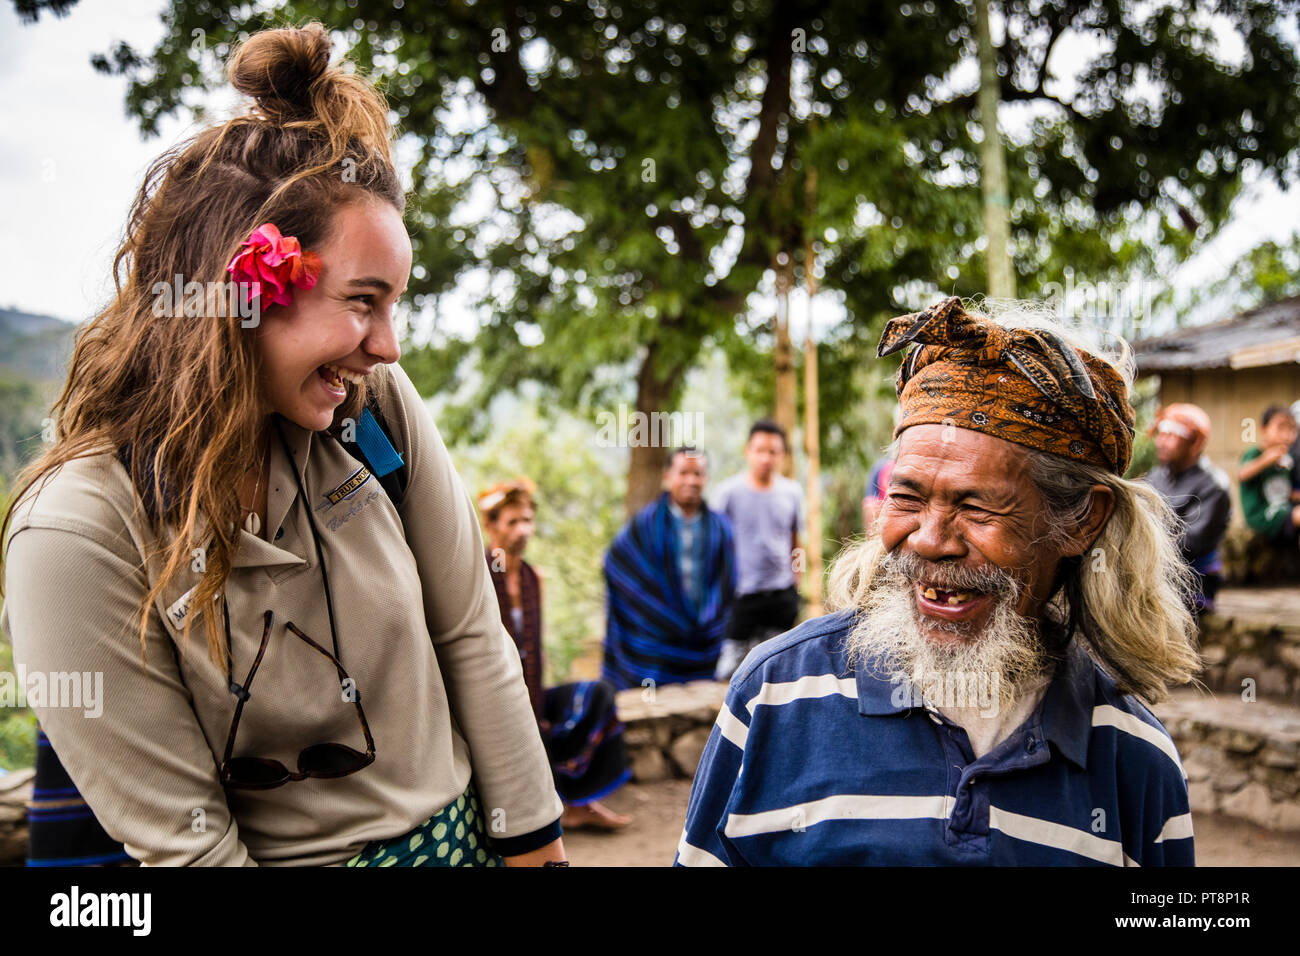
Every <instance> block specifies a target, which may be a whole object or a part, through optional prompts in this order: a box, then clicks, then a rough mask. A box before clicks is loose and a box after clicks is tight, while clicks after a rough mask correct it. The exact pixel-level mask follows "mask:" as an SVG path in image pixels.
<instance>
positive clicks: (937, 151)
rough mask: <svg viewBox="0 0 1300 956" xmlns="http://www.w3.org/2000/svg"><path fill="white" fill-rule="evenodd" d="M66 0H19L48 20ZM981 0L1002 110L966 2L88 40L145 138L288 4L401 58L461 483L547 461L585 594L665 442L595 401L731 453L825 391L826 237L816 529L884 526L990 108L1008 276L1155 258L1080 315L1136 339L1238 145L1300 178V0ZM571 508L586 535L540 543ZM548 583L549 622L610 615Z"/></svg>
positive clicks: (434, 366)
mask: <svg viewBox="0 0 1300 956" xmlns="http://www.w3.org/2000/svg"><path fill="white" fill-rule="evenodd" d="M983 2H984V0H981V3H983ZM74 3H75V0H15V5H16V7H17V9H18V10H19V11H20V13H23V14H25V15H26V16H27V17H28V19H30V20H39V18H40V17H41V16H42V15H43V14H49V13H53V14H56V15H57V14H58V13H60V12H61V11H66V10H67V9H69V8H70V7H71V6H73V5H74ZM987 7H988V12H989V18H990V25H991V30H990V42H991V44H992V47H993V50H992V52H993V55H994V57H995V64H994V69H993V71H992V73H993V83H994V85H995V87H996V89H995V92H996V94H997V100H998V113H999V117H1000V119H999V124H998V129H997V130H995V131H990V130H986V129H984V128H983V126H982V124H981V110H980V109H979V108H978V89H979V79H980V76H979V70H978V66H977V58H976V28H975V27H976V7H975V5H974V2H973V0H972V2H971V3H969V4H963V3H949V2H939V0H924V2H907V3H898V4H862V3H858V2H852V0H765V2H754V3H746V2H739V0H725V2H724V0H695V2H690V3H671V2H653V0H651V2H638V3H636V4H631V3H618V2H613V0H587V2H559V0H556V2H553V3H546V2H542V3H517V2H505V0H477V2H469V0H441V2H436V0H405V2H401V0H397V2H378V0H288V2H281V3H265V4H258V5H241V6H235V7H231V6H230V5H228V4H226V3H224V2H212V0H194V2H180V0H175V2H172V3H171V4H170V5H166V6H165V7H164V12H163V17H164V23H165V35H164V37H163V39H162V41H161V42H160V43H159V44H158V46H157V47H156V48H155V49H153V50H136V49H132V48H130V47H129V46H127V45H125V44H122V43H116V42H112V41H106V49H105V50H104V51H103V52H102V53H101V54H100V55H98V56H97V57H96V58H95V63H96V66H97V67H98V68H100V69H101V70H102V71H104V72H105V73H109V74H113V75H119V76H122V77H124V78H125V80H126V91H125V106H126V110H127V113H128V115H129V116H130V117H131V119H132V120H133V121H134V122H136V123H138V124H139V127H140V129H141V130H142V131H143V132H144V133H146V134H148V133H151V132H156V131H157V128H158V122H159V120H160V119H161V118H162V117H164V116H167V115H169V114H173V113H181V114H190V115H193V116H195V117H199V118H202V117H205V116H206V115H207V114H208V111H209V110H210V109H211V103H212V101H213V100H212V96H211V95H210V94H211V92H212V91H213V90H215V89H217V88H218V87H220V86H221V85H222V84H223V82H224V79H223V73H222V70H223V64H224V61H225V59H226V58H227V57H228V55H229V53H230V50H231V47H232V44H234V43H235V42H237V40H238V38H239V37H240V35H241V34H243V33H246V32H252V31H255V30H258V29H262V28H265V27H273V26H280V25H284V24H287V23H301V22H303V21H305V20H309V19H318V20H320V21H322V22H323V23H324V24H326V25H327V26H328V27H329V28H330V29H331V30H332V31H333V32H334V35H335V37H336V39H337V46H338V51H337V52H338V53H339V54H340V55H347V56H348V57H350V58H351V59H353V60H354V61H355V62H356V63H357V64H358V67H359V68H360V69H362V70H364V71H365V72H367V73H368V74H369V75H370V76H372V77H374V78H375V79H376V80H377V81H378V82H379V84H380V86H381V88H382V89H383V90H384V91H385V93H386V94H387V96H388V98H389V101H390V104H391V106H392V108H393V118H394V120H395V121H396V122H397V124H398V129H399V133H400V135H401V140H400V144H399V156H400V157H401V162H402V166H403V168H404V170H406V171H409V176H410V185H411V190H412V191H411V197H410V205H409V215H408V222H409V226H410V230H411V234H412V241H413V244H414V247H415V266H414V272H413V275H412V279H411V285H410V289H411V297H410V306H411V311H410V316H409V334H408V336H407V340H406V342H405V343H404V354H403V358H402V363H403V366H404V367H405V368H406V369H407V370H408V372H409V373H410V374H411V376H412V378H413V379H414V380H415V381H416V383H417V385H418V386H419V387H420V388H421V390H422V391H423V392H424V393H425V394H426V395H432V396H438V397H439V398H438V402H437V421H438V422H439V426H440V427H441V429H442V430H443V433H444V435H445V436H446V438H447V441H448V444H449V445H450V446H451V447H452V448H453V453H454V454H455V455H456V456H457V460H458V464H460V465H461V467H462V468H464V469H465V470H466V473H467V483H471V482H470V481H469V476H472V477H473V479H474V481H475V482H477V481H479V480H480V478H481V480H483V481H486V480H489V479H490V478H492V477H496V476H497V474H496V473H497V472H500V471H502V470H504V471H506V472H513V471H526V472H528V473H530V474H531V476H532V477H533V478H534V479H538V478H539V475H543V476H545V477H546V481H545V482H543V494H542V497H543V501H544V502H545V505H544V507H543V509H542V510H541V512H540V514H539V522H540V526H539V534H538V541H537V545H536V547H537V551H538V554H539V555H541V554H545V555H546V556H547V557H546V560H545V561H542V562H540V563H542V564H543V566H544V567H547V569H548V570H550V571H551V572H552V573H551V575H550V579H551V580H552V582H554V581H555V579H556V578H557V577H563V578H565V583H564V584H563V585H560V586H561V587H564V588H570V587H571V588H572V593H571V594H568V595H567V596H566V598H565V600H566V602H569V603H571V605H572V607H573V608H574V610H573V612H572V613H573V614H574V615H576V617H575V621H577V620H582V621H589V620H590V619H591V615H592V614H593V613H595V612H594V611H593V610H592V609H593V608H594V607H595V605H594V604H593V603H592V602H594V601H595V600H596V595H597V591H596V590H593V588H595V584H594V583H593V582H594V580H595V579H594V578H591V576H590V575H588V574H586V571H590V570H591V569H592V568H594V566H595V564H596V563H597V562H598V555H599V553H600V551H601V550H602V549H603V546H604V545H605V544H606V543H607V542H608V539H609V537H610V536H611V535H612V530H613V527H614V526H616V525H617V524H618V523H619V522H621V520H622V519H623V517H625V516H626V514H628V513H631V512H632V511H634V510H636V508H638V507H639V506H640V505H642V504H644V503H645V502H646V501H648V500H649V499H650V498H651V497H653V495H654V493H655V492H656V491H657V490H658V486H659V473H660V464H661V458H662V452H663V449H662V448H655V447H632V448H623V449H615V450H608V449H601V448H599V447H597V445H596V443H595V441H594V439H593V438H592V436H593V434H594V433H595V431H596V424H595V422H596V416H597V415H598V414H599V413H601V412H608V411H612V410H614V409H616V408H617V407H618V405H619V404H620V403H624V404H626V405H627V407H628V408H629V410H636V411H640V412H643V413H647V414H648V413H652V412H655V411H682V412H686V413H693V412H698V413H700V414H701V415H702V416H703V421H704V425H705V429H704V430H705V433H706V435H707V440H706V444H707V447H708V448H709V450H710V452H712V453H714V456H715V462H717V463H718V464H719V465H722V466H723V467H716V466H715V468H714V472H713V477H714V478H721V477H725V476H726V475H727V474H729V473H731V472H732V471H734V470H736V469H738V468H739V467H740V466H741V459H740V457H739V448H740V445H741V444H742V443H743V440H744V435H745V432H746V430H747V426H748V424H749V421H750V420H751V419H752V418H753V417H756V416H758V415H760V414H767V415H772V414H774V415H776V416H777V417H778V418H779V419H783V420H786V421H799V420H801V417H800V410H799V409H797V408H793V407H790V405H791V404H792V403H797V402H799V401H802V398H801V397H800V389H798V388H797V387H795V383H796V382H797V376H798V374H799V372H800V371H801V368H802V361H803V359H802V354H801V352H800V350H799V348H798V347H797V346H798V345H799V344H800V342H801V341H802V337H803V335H804V333H805V332H806V331H807V326H808V322H809V309H808V303H807V300H806V297H805V296H803V295H802V294H801V293H800V292H799V291H798V290H800V289H801V288H803V287H805V286H806V285H807V281H806V280H807V278H808V277H807V276H806V275H805V270H806V268H807V265H806V264H807V263H809V262H811V264H812V270H813V273H814V275H813V278H814V279H815V282H816V286H817V288H818V290H819V293H818V303H819V304H818V307H817V309H816V310H815V311H814V315H815V318H816V321H815V322H814V323H813V327H812V333H813V337H814V339H815V341H816V343H817V346H818V371H819V388H818V391H819V402H818V411H819V413H820V416H819V417H820V425H819V435H818V437H819V444H820V452H821V467H822V480H821V487H822V489H823V490H824V492H825V493H826V495H827V500H826V504H825V507H824V508H823V525H824V532H825V535H824V542H825V543H824V548H825V550H826V552H827V555H828V556H829V555H830V554H833V553H834V551H835V550H837V549H838V546H839V544H840V543H841V542H842V541H843V540H844V539H845V538H847V537H848V536H850V535H852V534H854V533H856V532H857V531H858V530H859V528H860V511H859V507H858V503H859V501H860V498H861V488H862V482H863V479H864V477H865V475H866V472H867V469H868V468H869V466H870V463H871V461H872V460H873V459H874V458H875V457H877V456H878V454H879V450H880V449H881V448H882V447H883V445H885V444H886V443H887V442H888V440H889V435H890V431H891V429H892V419H891V412H892V408H893V404H894V403H893V393H892V386H891V378H892V374H893V370H894V368H895V367H896V362H895V361H885V362H882V361H879V360H877V359H876V358H875V345H876V339H877V337H878V333H879V329H880V326H881V325H882V324H883V322H884V321H885V320H886V319H888V318H889V317H891V316H893V315H896V314H898V313H900V312H905V311H911V310H913V309H918V308H923V307H924V306H926V305H928V304H930V303H932V302H933V301H935V300H936V299H938V298H939V297H941V296H942V295H947V294H958V295H963V296H969V295H978V294H981V293H984V292H985V291H986V290H987V289H988V287H989V282H988V266H987V260H986V252H987V251H988V250H987V248H986V240H985V208H986V205H987V203H988V201H989V200H988V199H986V197H985V195H984V194H982V191H981V176H982V174H983V172H984V164H983V161H982V159H981V149H982V148H983V147H985V146H986V145H988V144H987V143H986V142H985V138H986V136H987V135H989V134H990V133H996V134H997V135H998V136H999V138H1000V140H1001V145H1002V148H1003V150H1004V154H1005V159H1006V182H1005V186H1004V187H1003V188H997V189H993V190H991V191H990V195H992V196H995V197H996V196H1001V195H1004V196H1005V202H1006V217H1007V222H1008V226H1009V249H1008V251H1009V254H1010V258H1011V262H1012V264H1013V267H1014V280H1015V282H1014V284H1015V286H1016V290H1017V293H1018V294H1020V295H1022V296H1025V297H1042V296H1045V295H1049V294H1057V295H1059V290H1060V289H1061V288H1062V287H1065V286H1067V285H1073V286H1075V287H1079V286H1087V285H1089V284H1091V285H1092V286H1093V287H1096V286H1097V285H1099V284H1101V283H1110V284H1112V285H1114V286H1116V287H1127V286H1130V285H1131V284H1132V283H1134V282H1136V283H1139V284H1144V289H1143V291H1144V292H1148V293H1150V294H1149V295H1138V296H1135V297H1133V298H1131V299H1129V300H1126V301H1122V302H1118V303H1117V302H1115V301H1099V302H1097V303H1096V314H1094V315H1090V316H1088V318H1091V319H1094V320H1096V321H1100V322H1102V323H1104V324H1108V325H1109V326H1110V327H1111V328H1113V329H1114V330H1116V331H1121V332H1123V333H1125V334H1128V335H1133V334H1136V333H1139V332H1141V330H1142V327H1143V323H1144V322H1145V321H1146V320H1147V319H1148V318H1149V315H1148V314H1147V313H1146V312H1145V311H1143V310H1142V309H1140V308H1136V307H1135V306H1140V305H1143V304H1145V303H1148V302H1155V303H1157V304H1160V303H1164V304H1167V303H1168V302H1169V300H1170V297H1171V290H1170V288H1169V287H1168V285H1167V284H1165V279H1166V277H1168V276H1169V275H1170V274H1171V273H1172V272H1173V271H1174V269H1175V267H1176V266H1177V265H1178V264H1179V263H1180V262H1183V261H1185V260H1186V259H1187V257H1188V256H1190V255H1192V254H1193V253H1195V252H1196V251H1197V250H1198V249H1200V248H1202V247H1203V246H1204V244H1205V243H1206V242H1207V241H1208V240H1209V239H1211V238H1212V237H1213V236H1215V235H1216V233H1217V231H1218V230H1219V229H1220V227H1221V226H1222V225H1223V224H1224V222H1225V221H1227V219H1228V217H1229V216H1230V213H1231V210H1232V204H1233V200H1234V199H1235V198H1236V196H1237V195H1238V193H1239V191H1240V189H1241V186H1242V182H1243V181H1244V179H1243V177H1244V175H1245V173H1246V172H1247V171H1250V172H1251V174H1252V175H1256V176H1265V177H1272V178H1274V179H1275V180H1276V181H1278V182H1280V183H1282V184H1284V185H1285V184H1288V183H1290V182H1291V181H1292V180H1293V179H1294V177H1295V173H1296V146H1297V139H1298V137H1300V132H1298V129H1297V116H1300V99H1298V94H1297V90H1298V89H1300V84H1298V80H1300V59H1298V57H1297V50H1296V41H1295V33H1294V29H1295V27H1294V25H1295V14H1296V10H1297V3H1296V2H1295V0H1282V2H1275V0H1234V2H1232V3H1220V2H1209V0H1203V2H1202V0H1195V2H1186V3H1181V2H1180V3H1167V2H1166V3H1162V2H1153V3H1150V4H1142V5H1134V4H1131V3H1127V2H1122V0H988V2H987ZM213 118H215V117H213ZM810 179H813V180H815V181H812V182H810ZM1297 255H1300V253H1297V251H1296V248H1290V249H1283V248H1276V249H1274V250H1272V251H1269V250H1258V251H1257V252H1256V253H1255V254H1253V255H1252V257H1249V264H1246V265H1243V266H1242V267H1241V268H1242V269H1245V270H1247V272H1248V273H1249V274H1248V275H1245V274H1243V275H1239V276H1237V278H1236V279H1235V280H1233V281H1236V282H1237V283H1238V284H1239V285H1241V286H1242V287H1243V288H1246V287H1249V288H1258V289H1263V288H1265V287H1267V288H1268V289H1273V288H1290V285H1289V276H1288V270H1290V274H1291V275H1294V269H1293V268H1291V266H1290V263H1292V262H1294V261H1296V257H1297ZM1252 283H1254V285H1252ZM1054 290H1057V291H1056V292H1054ZM1221 293H1224V290H1223V289H1219V290H1218V291H1217V292H1215V293H1214V294H1221ZM1208 294H1210V293H1208V292H1207V295H1208ZM1238 298H1241V297H1240V296H1238ZM783 299H784V301H782V300H783ZM1234 301H1236V300H1234ZM778 313H780V314H781V315H782V317H783V324H781V323H778V322H777V321H776V318H777V315H778ZM792 335H793V338H794V345H795V347H794V348H789V342H790V338H791V336H792ZM702 370H712V371H711V372H710V374H711V375H712V376H713V377H712V379H711V384H710V386H709V387H708V388H706V387H703V386H700V385H698V384H697V385H695V386H692V385H691V383H692V382H698V381H699V379H698V374H699V373H700V372H701V371H702ZM693 374H694V375H696V376H697V377H694V378H693ZM779 376H785V380H784V382H782V383H781V385H782V387H780V388H779V387H778V378H779ZM778 395H780V396H782V400H781V403H780V404H778V399H777V396H778ZM503 402H505V403H506V405H505V406H504V407H508V408H511V409H512V411H511V412H510V413H509V414H505V413H503V412H502V408H503V405H502V403H503ZM693 403H695V404H693ZM584 435H585V437H584ZM796 448H798V444H797V443H796ZM724 469H725V470H724ZM584 521H585V522H586V523H585V524H584ZM561 536H565V537H567V538H569V539H571V540H573V541H579V540H581V542H582V544H581V546H580V547H577V549H576V550H575V551H574V552H573V553H574V554H576V555H585V557H584V558H581V559H576V558H575V559H573V560H571V559H570V558H569V557H568V556H567V555H563V554H561V553H560V552H559V551H548V548H551V547H553V546H557V547H558V544H557V542H558V540H559V538H560V537H561ZM588 539H590V540H588ZM548 564H549V566H548ZM584 569H585V570H584ZM588 578H590V580H588ZM552 593H553V594H554V593H555V592H554V588H553V589H552ZM557 603H558V602H557V601H553V602H551V608H554V610H551V608H548V613H550V614H551V621H552V624H553V625H554V626H555V627H557V628H560V629H562V630H563V629H566V628H567V629H569V630H570V631H572V633H575V634H576V633H578V632H579V631H580V630H581V629H582V627H583V626H586V625H580V624H578V623H574V624H573V625H572V626H571V627H570V625H569V624H565V623H563V620H562V617H561V615H563V614H567V613H569V611H568V610H563V611H562V610H560V609H559V608H558V606H556V605H557ZM584 609H585V610H584ZM566 653H567V652H566ZM560 663H562V661H561V662H560Z"/></svg>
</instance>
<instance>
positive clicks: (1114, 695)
mask: <svg viewBox="0 0 1300 956" xmlns="http://www.w3.org/2000/svg"><path fill="white" fill-rule="evenodd" d="M1088 663H1089V666H1090V668H1091V678H1092V682H1093V690H1094V698H1093V708H1092V732H1093V733H1101V734H1105V735H1113V739H1114V743H1115V749H1116V752H1117V754H1124V753H1127V754H1132V755H1138V754H1146V755H1147V756H1149V757H1156V756H1157V753H1159V754H1162V755H1163V758H1162V759H1160V760H1158V761H1157V764H1158V765H1163V766H1165V767H1167V768H1169V769H1170V770H1171V772H1172V771H1173V770H1176V771H1177V774H1178V776H1179V777H1181V778H1183V779H1186V776H1187V774H1186V773H1185V771H1184V770H1183V764H1182V760H1181V759H1180V758H1179V756H1178V749H1177V747H1176V746H1175V745H1174V738H1173V735H1172V734H1170V733H1169V730H1168V728H1166V727H1165V725H1164V724H1163V723H1162V722H1161V720H1160V718H1159V717H1157V716H1156V715H1155V713H1153V712H1152V710H1151V709H1150V708H1149V707H1147V705H1146V704H1144V703H1143V702H1142V701H1141V700H1140V699H1139V698H1138V697H1137V696H1135V695H1134V694H1126V693H1124V692H1123V691H1121V690H1120V688H1119V686H1118V685H1117V684H1116V682H1115V679H1114V678H1113V677H1111V675H1110V674H1108V673H1107V672H1106V671H1105V669H1104V668H1102V667H1101V665H1099V664H1098V663H1097V662H1096V661H1095V660H1093V659H1092V657H1091V656H1089V657H1088ZM1120 762H1123V760H1122V759H1121V761H1120Z"/></svg>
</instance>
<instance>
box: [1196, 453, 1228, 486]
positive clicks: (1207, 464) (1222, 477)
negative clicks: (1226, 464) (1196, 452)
mask: <svg viewBox="0 0 1300 956" xmlns="http://www.w3.org/2000/svg"><path fill="white" fill-rule="evenodd" d="M1193 467H1195V468H1197V469H1198V470H1199V471H1200V472H1201V474H1202V475H1204V476H1205V477H1204V478H1203V479H1202V480H1203V481H1206V482H1208V483H1210V484H1213V485H1214V486H1215V487H1216V488H1218V490H1220V491H1222V492H1224V493H1225V494H1226V493H1227V492H1228V491H1230V490H1231V488H1232V482H1231V481H1230V480H1229V478H1228V473H1227V472H1226V471H1224V470H1223V469H1222V468H1220V467H1219V466H1218V465H1216V464H1215V463H1214V462H1213V461H1211V460H1210V458H1209V456H1208V455H1202V456H1201V460H1200V461H1198V462H1197V463H1196V465H1195V466H1193Z"/></svg>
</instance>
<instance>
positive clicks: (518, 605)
mask: <svg viewBox="0 0 1300 956" xmlns="http://www.w3.org/2000/svg"><path fill="white" fill-rule="evenodd" d="M534 490H535V488H534V485H533V483H532V482H531V481H529V480H528V479H527V478H519V479H516V480H515V481H507V482H501V483H499V484H496V485H493V486H492V487H491V488H489V489H488V490H487V491H485V492H483V493H482V494H481V495H479V497H478V507H479V514H480V515H481V516H482V519H483V527H484V529H485V531H486V532H487V536H488V551H487V562H488V568H489V570H490V571H491V573H492V584H493V585H494V586H495V588H496V593H497V602H498V603H499V604H500V605H501V622H502V623H503V624H504V625H505V627H506V631H507V632H508V633H509V634H510V636H511V637H512V638H514V642H515V645H516V646H517V647H518V648H519V658H520V660H521V662H522V663H523V666H524V683H525V684H527V685H528V697H529V699H530V700H531V702H532V705H533V713H534V714H535V715H536V717H537V725H538V728H539V729H540V730H541V734H542V742H543V743H544V744H545V745H546V754H547V756H548V757H549V758H550V761H551V772H552V774H553V775H554V776H555V789H556V790H557V791H558V792H559V794H560V798H561V799H562V800H563V801H564V814H563V816H562V817H561V818H560V825H561V826H562V827H564V828H565V829H569V830H573V829H577V828H579V827H584V826H590V827H596V828H598V829H603V830H615V829H618V828H620V827H624V826H627V825H628V824H629V823H631V822H632V819H631V817H625V816H623V815H621V814H618V813H615V812H614V811H613V810H610V809H609V808H608V807H606V806H604V805H603V804H602V803H600V802H599V801H600V798H601V797H605V796H608V795H609V794H611V793H613V792H614V791H615V790H617V789H618V788H619V787H621V786H623V784H625V783H627V781H628V780H629V779H630V778H631V776H632V771H631V770H630V769H628V764H627V747H626V745H625V744H624V741H623V725H622V724H620V723H619V720H618V714H617V713H616V712H615V709H614V688H612V687H610V686H609V684H607V683H606V682H605V681H594V680H589V681H578V682H577V683H574V684H561V685H560V686H558V687H549V688H545V689H543V687H542V674H543V672H544V668H543V662H542V579H541V577H540V576H539V575H538V573H537V571H536V570H535V569H534V568H533V566H532V565H531V564H529V563H528V562H527V561H525V560H524V549H525V548H526V547H528V539H529V538H531V537H532V535H533V510H534V509H533V492H534Z"/></svg>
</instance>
